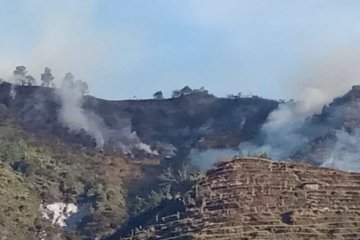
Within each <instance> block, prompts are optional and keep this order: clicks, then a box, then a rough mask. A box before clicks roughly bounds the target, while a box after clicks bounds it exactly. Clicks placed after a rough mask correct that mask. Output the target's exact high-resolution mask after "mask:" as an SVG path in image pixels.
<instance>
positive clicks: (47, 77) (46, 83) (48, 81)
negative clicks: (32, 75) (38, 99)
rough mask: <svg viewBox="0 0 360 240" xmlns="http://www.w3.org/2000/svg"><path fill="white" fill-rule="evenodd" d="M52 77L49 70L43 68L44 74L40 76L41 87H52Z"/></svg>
mask: <svg viewBox="0 0 360 240" xmlns="http://www.w3.org/2000/svg"><path fill="white" fill-rule="evenodd" d="M54 78H55V77H54V76H53V75H52V74H51V69H50V68H48V67H45V69H44V73H43V74H41V81H42V84H41V86H43V87H54V86H55V85H54V83H53V82H52V81H53V80H54Z"/></svg>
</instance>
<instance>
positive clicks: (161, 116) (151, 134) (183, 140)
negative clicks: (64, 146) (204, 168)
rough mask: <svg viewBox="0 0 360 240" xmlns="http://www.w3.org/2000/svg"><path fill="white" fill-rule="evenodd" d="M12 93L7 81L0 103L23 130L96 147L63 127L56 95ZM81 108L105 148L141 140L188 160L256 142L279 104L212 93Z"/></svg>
mask: <svg viewBox="0 0 360 240" xmlns="http://www.w3.org/2000/svg"><path fill="white" fill-rule="evenodd" d="M12 89H14V86H12V85H10V84H8V83H6V82H4V83H2V84H0V103H3V104H4V105H6V106H7V107H8V108H9V110H10V111H11V112H13V114H14V115H15V116H16V118H17V120H18V121H19V122H20V123H21V125H22V126H23V127H24V128H26V129H27V130H30V131H32V132H36V133H45V134H49V133H50V134H53V135H55V136H57V137H59V138H61V139H63V140H64V141H66V142H71V143H75V144H77V145H80V146H85V147H91V148H93V147H95V145H96V140H95V139H94V136H91V134H89V133H88V132H84V131H80V130H81V129H78V130H77V131H74V130H72V129H69V127H68V126H66V125H64V124H63V123H61V121H60V120H59V111H60V108H61V105H62V103H63V102H62V101H61V100H62V99H60V97H59V94H57V92H56V90H54V89H50V88H43V87H36V86H33V87H31V86H16V88H15V92H16V95H15V97H14V98H12V95H11V92H12ZM74 104H77V103H74ZM81 105H82V107H83V109H84V111H86V112H88V113H91V116H88V117H89V118H90V117H93V116H96V124H94V125H96V126H93V127H96V128H99V131H100V132H101V135H102V136H103V138H104V139H105V144H104V147H105V149H106V148H108V149H114V148H115V149H117V148H122V150H124V149H125V150H128V149H127V148H128V147H129V145H131V144H133V145H134V143H135V144H138V143H139V142H140V141H141V142H143V143H145V144H148V145H150V148H151V149H152V150H156V151H157V152H159V153H160V155H161V157H163V158H164V157H168V158H171V157H173V156H174V152H176V153H177V154H178V155H179V156H181V157H183V158H184V157H186V156H187V155H188V153H189V152H190V149H191V148H192V147H197V148H205V149H206V148H225V147H237V146H238V145H239V143H240V142H242V141H247V140H249V139H251V138H252V137H254V136H255V135H256V134H257V133H258V131H259V129H260V127H261V125H262V124H263V123H264V122H265V120H266V118H267V116H268V114H269V113H270V112H271V111H272V110H274V109H275V108H276V107H277V106H278V102H276V101H272V100H267V99H263V98H259V97H251V98H237V99H227V98H216V97H214V96H213V95H210V94H208V93H207V92H196V93H192V94H189V95H184V96H179V97H177V98H171V99H153V100H124V101H108V100H103V99H98V98H94V97H91V96H86V97H85V98H84V99H82V101H81ZM74 114H75V113H74ZM135 138H136V141H135V140H134V139H135ZM137 138H138V139H137ZM199 140H201V141H199ZM130 150H133V149H130ZM132 153H133V154H134V153H136V151H135V152H134V151H132ZM143 153H144V152H143ZM145 153H146V152H145Z"/></svg>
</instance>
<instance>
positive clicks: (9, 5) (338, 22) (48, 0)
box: [0, 0, 360, 99]
mask: <svg viewBox="0 0 360 240" xmlns="http://www.w3.org/2000/svg"><path fill="white" fill-rule="evenodd" d="M0 3H1V7H0V29H1V31H0V50H1V51H0V53H1V55H0V74H1V75H0V76H1V77H2V78H7V77H8V76H9V75H10V74H11V73H12V71H13V69H14V67H15V66H16V65H25V66H27V67H28V70H29V72H30V73H31V74H33V75H34V76H35V77H36V78H39V75H40V72H41V71H42V70H43V68H44V67H45V66H49V67H50V68H51V69H53V72H54V75H55V77H56V79H57V80H61V79H62V77H63V76H64V74H65V72H68V71H71V72H72V73H73V74H74V75H75V76H76V77H78V78H82V79H83V80H86V81H88V82H89V85H90V90H91V93H92V94H93V95H96V96H98V97H104V98H108V99H123V98H132V97H133V96H137V97H138V98H147V97H151V96H152V94H153V93H154V92H155V91H157V90H163V91H164V93H165V95H168V96H169V95H170V93H171V90H173V89H177V88H181V87H183V86H185V85H189V86H191V87H193V88H199V87H201V86H204V87H205V88H207V89H208V90H209V91H210V92H212V93H215V94H216V95H218V96H225V95H226V94H227V93H237V92H243V93H254V94H257V95H260V96H264V97H270V98H276V99H277V98H289V97H291V96H292V93H291V91H289V86H295V85H296V84H295V83H296V82H297V81H299V79H302V77H303V73H304V72H306V71H307V68H309V66H311V64H312V62H318V61H321V60H319V59H326V58H327V57H326V56H328V55H329V54H331V53H332V52H338V51H339V49H351V48H357V47H358V45H359V44H360V1H358V0H353V1H351V0H327V1H326V0H311V1H310V0H262V1H261V0H248V1H245V0H217V1H212V0H162V1H160V0H159V1H157V0H97V1H96V0H84V1H80V0H61V1H55V0H53V1H52V0H43V1H41V0H38V1H36V0H23V1H19V0H11V1H9V0H0ZM314 59H316V61H315V60H314ZM356 67H357V66H356Z"/></svg>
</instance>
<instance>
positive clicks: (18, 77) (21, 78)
mask: <svg viewBox="0 0 360 240" xmlns="http://www.w3.org/2000/svg"><path fill="white" fill-rule="evenodd" d="M26 73H27V71H26V67H25V66H17V67H16V68H15V71H14V72H13V74H14V77H15V83H16V84H19V85H25V84H26Z"/></svg>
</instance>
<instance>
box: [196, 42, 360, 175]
mask: <svg viewBox="0 0 360 240" xmlns="http://www.w3.org/2000/svg"><path fill="white" fill-rule="evenodd" d="M309 57H310V58H312V60H311V61H309V63H308V65H307V66H304V68H303V69H302V71H301V72H300V74H299V76H298V77H297V78H295V79H298V80H297V82H296V81H292V84H293V86H292V87H293V88H294V89H295V91H294V94H293V95H294V96H295V97H296V99H297V100H296V101H294V100H290V101H287V102H284V103H281V104H279V106H278V108H277V109H275V110H274V111H273V112H271V113H270V114H269V116H268V118H267V120H266V122H265V124H264V125H263V126H262V127H261V130H260V133H259V134H258V136H257V137H255V139H253V140H251V141H248V142H244V143H241V144H240V145H239V152H240V155H243V156H247V155H259V154H262V153H266V154H267V155H268V156H270V157H271V158H272V159H277V160H288V159H291V157H292V156H293V155H294V154H295V153H297V152H298V151H301V150H302V149H303V148H304V147H305V146H307V145H308V144H311V143H312V141H314V140H315V139H317V138H318V137H321V136H326V134H327V133H329V132H328V131H329V130H328V129H327V128H326V127H325V126H323V125H321V124H319V125H314V124H311V123H310V121H309V119H311V117H312V116H314V114H318V113H319V112H320V111H321V110H322V108H323V107H324V105H327V104H329V103H330V102H331V101H332V100H333V99H334V98H335V97H338V96H341V95H343V94H344V93H345V92H347V91H349V89H350V88H351V86H352V85H355V84H359V83H360V68H359V67H358V66H360V49H359V48H347V49H341V50H337V51H333V52H332V54H330V55H329V54H328V55H326V56H324V55H323V56H322V57H318V56H317V57H311V56H309ZM294 82H295V84H294ZM289 90H290V88H287V91H289ZM346 109H348V110H349V106H348V105H345V106H344V105H341V104H339V105H333V106H332V109H331V115H329V116H326V117H327V121H328V124H330V125H331V126H332V127H333V128H335V129H337V127H338V126H341V124H343V123H344V113H345V112H344V111H345V110H346ZM358 110H359V109H358V108H351V109H350V110H349V111H350V112H349V111H348V112H346V114H351V118H352V119H354V118H355V117H354V115H356V113H357V112H358ZM339 113H340V114H339ZM357 120H358V121H360V119H359V118H357ZM359 143H360V130H358V129H356V130H354V131H353V132H347V131H345V130H336V137H335V143H334V145H332V146H322V147H324V148H327V149H326V151H324V152H327V153H329V152H330V157H329V155H328V154H323V155H322V156H318V158H319V159H317V162H316V163H317V164H319V163H320V165H322V166H327V167H332V168H336V169H342V170H352V171H359V170H360V167H359V164H360V159H359V157H358V156H360V147H359V146H360V145H359ZM234 154H236V151H235V150H232V149H223V150H219V149H210V150H206V151H200V150H196V149H193V150H192V151H191V154H190V158H191V159H192V162H193V163H194V165H196V166H198V167H199V168H200V169H208V168H209V167H211V166H212V165H213V163H214V162H216V161H217V159H219V158H221V157H225V156H232V155H234ZM303 160H306V159H303Z"/></svg>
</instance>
